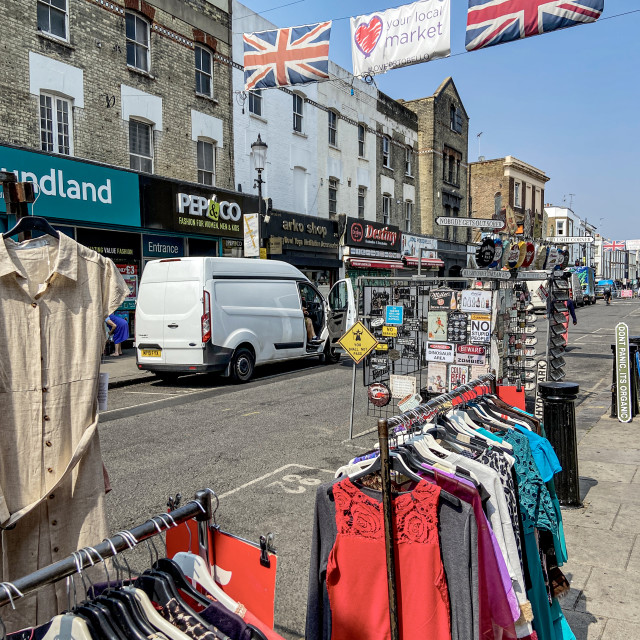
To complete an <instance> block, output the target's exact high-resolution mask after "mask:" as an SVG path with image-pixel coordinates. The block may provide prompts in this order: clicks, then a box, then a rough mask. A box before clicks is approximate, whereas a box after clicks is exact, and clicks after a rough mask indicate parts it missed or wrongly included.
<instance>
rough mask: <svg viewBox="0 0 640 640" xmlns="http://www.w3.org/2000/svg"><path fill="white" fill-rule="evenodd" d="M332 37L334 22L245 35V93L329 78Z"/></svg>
mask: <svg viewBox="0 0 640 640" xmlns="http://www.w3.org/2000/svg"><path fill="white" fill-rule="evenodd" d="M330 36H331V20H329V21H328V22H319V23H318V24H309V25H306V26H303V27H288V28H286V29H274V30H272V31H260V32H259V33H245V34H243V36H242V38H243V40H244V87H245V89H246V90H247V91H248V90H250V89H264V88H267V87H284V86H287V85H290V84H306V83H307V82H317V81H318V80H324V79H326V78H328V77H329V38H330Z"/></svg>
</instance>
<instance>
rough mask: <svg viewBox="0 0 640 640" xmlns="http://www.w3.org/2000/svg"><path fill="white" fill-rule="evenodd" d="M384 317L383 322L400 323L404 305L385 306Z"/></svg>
mask: <svg viewBox="0 0 640 640" xmlns="http://www.w3.org/2000/svg"><path fill="white" fill-rule="evenodd" d="M384 318H385V319H384V323H385V324H396V325H398V324H402V321H403V319H404V307H403V306H394V305H387V306H386V307H385V315H384Z"/></svg>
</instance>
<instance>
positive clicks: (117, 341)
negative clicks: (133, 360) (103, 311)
mask: <svg viewBox="0 0 640 640" xmlns="http://www.w3.org/2000/svg"><path fill="white" fill-rule="evenodd" d="M107 324H108V325H109V335H110V336H113V344H114V345H115V351H114V352H113V353H112V354H111V355H112V356H121V355H122V343H123V342H124V341H125V340H128V339H129V323H128V322H127V321H126V320H125V319H124V318H121V317H120V316H117V315H116V314H115V313H112V314H111V315H110V316H109V317H108V318H107Z"/></svg>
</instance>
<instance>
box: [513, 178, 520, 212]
mask: <svg viewBox="0 0 640 640" xmlns="http://www.w3.org/2000/svg"><path fill="white" fill-rule="evenodd" d="M513 206H514V207H518V208H521V207H522V183H521V182H519V181H518V180H514V181H513Z"/></svg>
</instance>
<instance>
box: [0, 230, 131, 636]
mask: <svg viewBox="0 0 640 640" xmlns="http://www.w3.org/2000/svg"><path fill="white" fill-rule="evenodd" d="M127 293H128V288H127V286H126V284H125V282H124V280H123V279H122V276H121V275H120V273H119V272H118V270H117V269H116V267H115V265H114V264H113V262H112V261H111V260H109V259H108V258H104V257H103V256H100V255H99V254H97V253H96V252H95V251H91V250H90V249H88V248H86V247H84V246H82V245H80V244H78V243H77V242H75V241H74V240H72V239H71V238H69V237H67V236H65V235H64V234H62V233H61V234H60V239H59V240H56V239H55V238H52V237H50V236H44V237H42V238H36V239H34V240H27V241H25V242H22V243H16V242H14V241H13V240H11V239H5V240H3V239H2V238H1V237H0V526H1V527H3V530H2V531H0V560H1V564H0V581H12V580H15V579H16V578H19V577H21V576H24V575H26V574H28V573H31V572H33V571H35V570H37V569H38V568H40V567H42V566H46V565H47V564H50V563H52V562H56V561H58V560H61V559H63V558H64V557H65V556H67V555H69V554H70V553H71V552H72V551H75V550H76V549H78V548H81V547H85V546H88V545H94V544H96V543H97V542H100V541H101V540H102V539H103V538H104V537H105V536H106V534H107V530H106V520H105V515H104V478H103V473H102V457H101V455H100V442H99V439H98V433H97V422H98V418H97V385H98V374H99V370H100V357H101V354H102V349H103V347H104V343H105V329H104V320H105V318H106V317H107V316H108V315H109V314H110V313H112V312H113V311H114V310H115V309H116V308H117V307H118V306H119V305H120V304H121V302H122V301H123V300H124V298H125V297H126V295H127ZM12 524H15V527H14V528H11V525H12ZM66 607H67V595H66V587H65V581H61V582H60V583H58V584H57V585H56V586H55V587H46V588H44V589H41V590H40V591H38V592H37V593H36V594H34V595H32V596H30V597H27V598H25V599H23V600H19V601H17V602H16V610H15V611H12V610H11V607H10V606H6V607H3V609H2V610H1V611H0V617H2V619H3V620H4V622H5V623H6V625H7V630H8V631H12V630H16V629H19V628H22V627H27V626H33V625H34V624H41V623H44V622H47V621H48V620H50V619H51V618H52V617H53V616H54V615H56V614H57V613H59V612H60V611H62V610H63V609H65V608H66Z"/></svg>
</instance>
